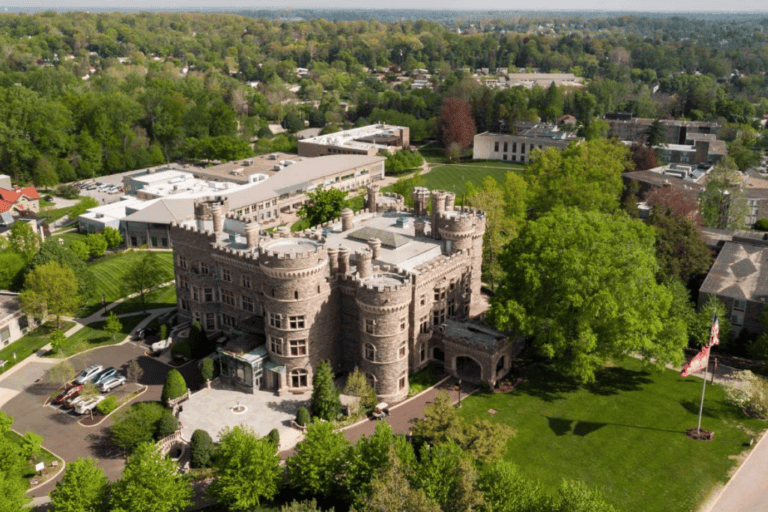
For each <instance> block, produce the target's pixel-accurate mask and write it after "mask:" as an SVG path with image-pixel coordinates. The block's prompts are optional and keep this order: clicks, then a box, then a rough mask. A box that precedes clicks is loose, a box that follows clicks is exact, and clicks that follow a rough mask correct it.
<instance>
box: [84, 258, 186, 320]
mask: <svg viewBox="0 0 768 512" xmlns="http://www.w3.org/2000/svg"><path fill="white" fill-rule="evenodd" d="M143 254H144V253H143V252H142V251H126V252H122V253H120V254H114V255H111V256H106V257H104V258H101V259H99V260H96V261H94V262H93V263H91V264H89V265H88V268H90V269H91V270H92V271H93V274H94V276H95V277H96V289H95V291H94V294H93V300H92V302H91V303H90V304H87V305H86V306H85V311H84V312H83V315H84V316H87V315H88V314H90V313H93V312H94V311H96V310H97V309H99V307H101V298H102V296H104V297H105V298H106V301H107V304H109V303H110V302H114V301H116V300H117V299H120V298H122V297H125V295H126V293H125V291H124V290H123V276H125V274H126V273H127V272H128V269H129V266H130V265H131V263H133V262H134V261H135V260H136V259H137V258H141V257H142V256H143ZM157 255H158V257H159V260H160V262H161V263H162V265H163V267H164V268H165V269H166V270H167V271H168V274H169V275H171V276H173V253H171V252H158V253H157Z"/></svg>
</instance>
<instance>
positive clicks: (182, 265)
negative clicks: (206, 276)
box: [179, 256, 187, 268]
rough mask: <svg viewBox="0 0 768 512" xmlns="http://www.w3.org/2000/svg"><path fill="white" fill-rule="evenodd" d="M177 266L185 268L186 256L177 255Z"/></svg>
mask: <svg viewBox="0 0 768 512" xmlns="http://www.w3.org/2000/svg"><path fill="white" fill-rule="evenodd" d="M179 267H180V268H187V258H186V257H184V256H179Z"/></svg>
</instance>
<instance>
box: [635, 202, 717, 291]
mask: <svg viewBox="0 0 768 512" xmlns="http://www.w3.org/2000/svg"><path fill="white" fill-rule="evenodd" d="M648 223H649V224H650V225H651V226H653V227H654V229H655V230H656V261H657V262H658V263H659V275H660V276H663V277H677V278H679V279H681V280H682V281H683V282H685V283H688V282H689V281H690V280H691V279H692V278H694V277H696V276H697V275H700V274H703V273H705V272H706V271H707V270H709V267H710V265H711V264H712V254H711V253H710V252H709V249H707V246H706V245H705V244H704V239H703V238H702V237H701V233H700V232H699V230H698V229H697V228H696V226H694V225H693V223H692V222H691V221H690V220H689V219H687V218H686V217H683V216H682V215H679V214H676V213H674V212H673V211H672V210H671V209H669V208H665V207H663V206H655V207H654V208H653V211H652V212H651V216H650V218H649V219H648Z"/></svg>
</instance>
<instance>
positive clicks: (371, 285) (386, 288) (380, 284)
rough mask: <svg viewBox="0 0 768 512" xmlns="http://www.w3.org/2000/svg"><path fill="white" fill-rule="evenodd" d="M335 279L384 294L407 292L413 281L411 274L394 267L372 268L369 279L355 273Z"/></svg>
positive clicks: (340, 275)
mask: <svg viewBox="0 0 768 512" xmlns="http://www.w3.org/2000/svg"><path fill="white" fill-rule="evenodd" d="M377 278H378V280H377ZM382 278H384V279H382ZM387 278H388V279H389V280H388V279H387ZM336 279H337V280H338V281H340V282H345V283H347V284H352V285H354V286H355V287H358V288H365V289H367V290H371V291H376V292H379V293H385V292H399V291H404V290H408V288H409V287H410V285H411V281H412V280H413V274H412V273H411V272H409V271H407V270H403V269H400V268H398V267H396V266H394V265H381V266H374V267H373V275H371V276H370V277H360V275H359V274H357V273H355V274H336ZM397 281H399V282H397Z"/></svg>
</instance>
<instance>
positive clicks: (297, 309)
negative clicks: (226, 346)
mask: <svg viewBox="0 0 768 512" xmlns="http://www.w3.org/2000/svg"><path fill="white" fill-rule="evenodd" d="M281 235H282V234H281ZM328 264H329V262H328V254H327V250H326V247H325V240H324V239H323V238H322V237H320V236H317V235H315V236H312V237H292V236H288V237H284V236H281V237H279V238H275V239H272V240H270V241H268V242H265V243H263V244H262V245H261V246H260V247H259V269H260V270H261V272H262V274H263V280H262V293H263V297H264V317H265V318H264V324H265V325H264V331H265V334H266V342H267V350H268V351H269V357H270V359H271V360H272V361H273V362H274V363H276V364H278V365H280V366H283V367H284V368H285V371H284V372H282V373H274V372H267V374H266V375H265V377H266V378H267V379H271V381H269V380H268V381H267V386H268V387H271V388H276V389H277V390H278V392H279V394H281V395H283V394H286V393H291V392H302V391H307V390H308V389H310V388H311V386H312V375H313V368H315V367H316V366H317V364H318V363H320V361H323V360H326V359H327V360H330V361H331V365H332V366H334V367H335V366H336V365H337V363H338V355H337V350H336V345H335V343H334V341H335V335H334V331H333V330H332V329H330V328H328V326H329V325H333V324H334V322H335V318H336V317H337V316H338V308H337V307H336V306H335V302H334V301H331V300H328V298H329V295H330V286H329V283H328V282H327V280H326V278H325V274H326V272H327V271H328Z"/></svg>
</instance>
